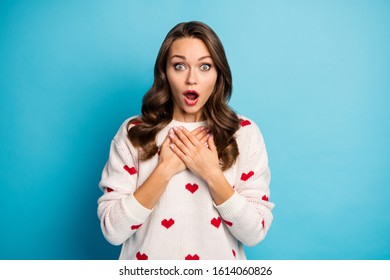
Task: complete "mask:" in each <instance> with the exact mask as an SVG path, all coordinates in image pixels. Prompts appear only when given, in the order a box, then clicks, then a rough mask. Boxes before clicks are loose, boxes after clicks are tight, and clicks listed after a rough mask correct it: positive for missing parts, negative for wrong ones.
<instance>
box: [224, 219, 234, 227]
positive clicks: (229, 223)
mask: <svg viewBox="0 0 390 280" xmlns="http://www.w3.org/2000/svg"><path fill="white" fill-rule="evenodd" d="M223 221H224V223H225V224H227V225H228V226H229V227H231V226H232V225H233V223H232V222H229V221H226V220H223Z"/></svg>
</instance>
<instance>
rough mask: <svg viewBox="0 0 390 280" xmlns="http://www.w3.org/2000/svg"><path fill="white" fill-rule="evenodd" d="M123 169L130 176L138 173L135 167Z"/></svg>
mask: <svg viewBox="0 0 390 280" xmlns="http://www.w3.org/2000/svg"><path fill="white" fill-rule="evenodd" d="M123 169H124V170H126V171H127V172H129V174H130V175H134V174H136V173H137V170H135V167H131V168H130V167H128V166H127V165H125V166H123Z"/></svg>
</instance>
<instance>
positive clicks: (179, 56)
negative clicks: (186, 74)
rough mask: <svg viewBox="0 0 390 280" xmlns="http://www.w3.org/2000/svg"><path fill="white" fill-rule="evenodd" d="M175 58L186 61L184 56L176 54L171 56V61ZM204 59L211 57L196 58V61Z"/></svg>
mask: <svg viewBox="0 0 390 280" xmlns="http://www.w3.org/2000/svg"><path fill="white" fill-rule="evenodd" d="M175 57H178V58H181V59H184V60H186V59H187V58H186V57H185V56H184V55H178V54H175V55H172V56H171V59H173V58H175ZM206 58H211V56H210V55H205V56H201V57H199V58H198V61H201V60H203V59H206Z"/></svg>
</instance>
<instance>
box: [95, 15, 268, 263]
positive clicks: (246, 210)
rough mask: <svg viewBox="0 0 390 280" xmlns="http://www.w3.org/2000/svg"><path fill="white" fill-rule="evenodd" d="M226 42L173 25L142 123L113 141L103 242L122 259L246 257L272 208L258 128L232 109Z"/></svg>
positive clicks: (127, 126)
mask: <svg viewBox="0 0 390 280" xmlns="http://www.w3.org/2000/svg"><path fill="white" fill-rule="evenodd" d="M231 90H232V78H231V73H230V68H229V65H228V62H227V59H226V55H225V51H224V49H223V46H222V43H221V42H220V40H219V38H218V36H217V35H216V34H215V33H214V31H213V30H212V29H211V28H210V27H208V26H207V25H205V24H204V23H201V22H187V23H180V24H178V25H176V26H175V27H174V28H173V29H172V30H171V31H170V32H169V33H168V34H167V36H166V38H165V40H164V42H163V43H162V46H161V48H160V51H159V53H158V56H157V60H156V64H155V68H154V83H153V86H152V87H151V89H150V90H149V91H148V92H147V93H146V95H145V96H144V99H143V103H142V115H140V116H137V117H133V118H130V119H128V120H126V121H125V122H124V123H123V125H122V126H121V128H120V129H119V131H118V133H117V134H116V135H115V137H114V139H113V141H112V143H111V149H110V155H109V159H108V161H107V164H106V166H105V167H104V170H103V173H102V179H101V181H100V184H99V187H100V188H101V190H102V191H103V192H104V193H103V195H102V196H101V197H100V199H99V200H98V216H99V218H100V220H101V227H102V231H103V234H104V236H105V238H106V239H107V240H108V241H109V242H110V243H111V244H114V245H120V244H122V251H121V254H120V259H138V260H146V259H186V260H190V259H246V256H245V252H244V250H243V244H244V245H247V246H254V245H256V244H257V243H259V242H260V241H261V240H263V238H264V237H265V235H266V232H267V230H268V229H269V227H270V225H271V222H272V213H271V211H272V209H273V207H274V205H273V204H272V203H270V202H269V201H268V198H269V195H270V192H269V183H270V171H269V168H268V158H267V152H266V148H265V144H264V141H263V137H262V135H261V133H260V131H259V129H258V127H257V126H256V125H255V123H254V122H253V121H251V120H249V119H247V118H245V117H242V116H238V115H237V114H236V113H235V112H234V111H233V110H232V109H231V108H229V106H228V101H229V99H230V96H231Z"/></svg>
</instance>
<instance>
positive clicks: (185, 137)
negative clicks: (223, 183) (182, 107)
mask: <svg viewBox="0 0 390 280" xmlns="http://www.w3.org/2000/svg"><path fill="white" fill-rule="evenodd" d="M169 137H170V138H171V145H170V147H171V149H172V151H173V152H174V153H175V154H176V155H177V156H178V157H179V158H180V159H181V160H182V161H183V162H184V163H185V165H186V166H187V168H188V169H190V170H191V171H192V172H193V173H195V174H196V175H198V176H200V177H202V178H203V179H204V180H206V181H207V179H208V178H209V177H210V176H213V174H215V173H216V172H220V170H221V169H220V166H219V159H218V152H217V148H216V146H215V143H214V139H213V136H212V135H209V136H208V139H207V145H205V144H202V143H201V142H200V141H199V140H198V139H197V138H196V137H195V136H194V135H192V134H191V132H190V131H188V130H187V129H186V128H185V127H174V128H172V129H171V131H170V132H169Z"/></svg>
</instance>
